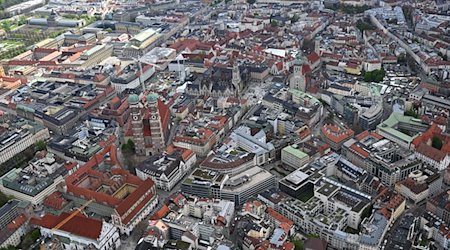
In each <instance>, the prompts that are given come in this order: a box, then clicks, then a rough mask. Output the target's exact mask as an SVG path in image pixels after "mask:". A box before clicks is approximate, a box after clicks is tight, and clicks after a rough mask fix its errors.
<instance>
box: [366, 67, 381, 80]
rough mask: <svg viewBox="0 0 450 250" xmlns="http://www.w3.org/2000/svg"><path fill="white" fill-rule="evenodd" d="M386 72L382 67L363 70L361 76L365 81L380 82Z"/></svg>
mask: <svg viewBox="0 0 450 250" xmlns="http://www.w3.org/2000/svg"><path fill="white" fill-rule="evenodd" d="M385 74H386V72H385V71H384V69H383V68H381V69H376V70H372V71H368V72H364V74H363V77H364V81H366V82H381V81H383V78H384V76H385Z"/></svg>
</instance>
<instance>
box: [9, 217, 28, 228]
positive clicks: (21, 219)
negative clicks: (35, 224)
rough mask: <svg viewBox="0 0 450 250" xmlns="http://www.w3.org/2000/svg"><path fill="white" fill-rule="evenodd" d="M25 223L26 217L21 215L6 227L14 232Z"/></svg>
mask: <svg viewBox="0 0 450 250" xmlns="http://www.w3.org/2000/svg"><path fill="white" fill-rule="evenodd" d="M26 221H27V217H26V216H25V215H23V214H21V215H19V216H17V217H16V218H15V219H14V220H13V221H11V222H10V223H9V224H8V225H7V226H6V227H7V228H8V229H13V230H16V229H18V228H19V227H21V226H22V225H23V224H24V223H25V222H26Z"/></svg>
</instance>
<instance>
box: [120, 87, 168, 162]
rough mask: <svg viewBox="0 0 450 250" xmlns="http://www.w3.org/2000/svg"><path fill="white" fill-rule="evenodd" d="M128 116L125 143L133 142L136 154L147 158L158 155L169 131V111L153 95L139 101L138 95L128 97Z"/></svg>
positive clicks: (164, 144)
mask: <svg viewBox="0 0 450 250" xmlns="http://www.w3.org/2000/svg"><path fill="white" fill-rule="evenodd" d="M128 103H129V109H130V116H129V118H128V121H127V123H126V127H125V136H124V137H125V142H127V141H128V139H131V140H132V141H133V142H134V145H135V149H136V154H137V155H141V156H148V155H152V154H155V153H160V152H162V151H163V150H164V148H165V147H166V141H167V138H168V135H169V131H170V110H169V108H168V107H167V105H166V104H164V103H163V102H162V101H161V100H160V99H159V97H158V95H157V94H155V93H150V94H149V95H147V97H146V98H145V100H140V98H139V96H138V95H135V94H131V95H130V96H129V97H128Z"/></svg>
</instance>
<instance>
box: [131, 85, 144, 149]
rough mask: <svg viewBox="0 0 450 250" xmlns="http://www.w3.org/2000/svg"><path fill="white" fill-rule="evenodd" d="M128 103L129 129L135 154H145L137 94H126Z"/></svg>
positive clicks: (139, 103)
mask: <svg viewBox="0 0 450 250" xmlns="http://www.w3.org/2000/svg"><path fill="white" fill-rule="evenodd" d="M128 103H129V105H130V115H131V131H132V133H133V142H134V146H135V149H136V154H137V155H145V141H144V130H143V123H142V113H141V108H142V104H141V102H140V100H139V96H138V95H136V94H131V95H130V96H128Z"/></svg>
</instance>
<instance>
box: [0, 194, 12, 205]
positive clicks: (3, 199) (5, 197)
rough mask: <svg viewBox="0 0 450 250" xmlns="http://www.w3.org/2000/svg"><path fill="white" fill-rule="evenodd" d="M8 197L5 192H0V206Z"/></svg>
mask: <svg viewBox="0 0 450 250" xmlns="http://www.w3.org/2000/svg"><path fill="white" fill-rule="evenodd" d="M10 199H11V197H8V196H7V195H6V194H4V193H2V192H0V207H1V206H3V205H5V204H6V202H8V201H9V200H10Z"/></svg>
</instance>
